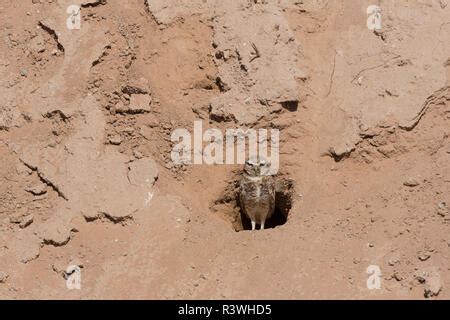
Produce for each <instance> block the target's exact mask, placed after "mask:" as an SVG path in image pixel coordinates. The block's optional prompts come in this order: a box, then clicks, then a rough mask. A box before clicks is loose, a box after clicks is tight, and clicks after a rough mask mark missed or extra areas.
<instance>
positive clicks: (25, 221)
mask: <svg viewBox="0 0 450 320" xmlns="http://www.w3.org/2000/svg"><path fill="white" fill-rule="evenodd" d="M33 221H34V217H33V215H32V214H29V215H27V216H25V217H23V218H22V219H21V221H20V223H19V227H21V228H22V229H24V228H26V227H28V226H29V225H30V224H32V223H33Z"/></svg>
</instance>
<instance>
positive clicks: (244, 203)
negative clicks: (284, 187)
mask: <svg viewBox="0 0 450 320" xmlns="http://www.w3.org/2000/svg"><path fill="white" fill-rule="evenodd" d="M239 201H240V205H241V209H242V211H243V212H244V213H245V215H247V217H248V218H249V219H250V221H251V223H252V230H255V228H256V225H257V224H259V225H260V226H261V230H262V229H264V223H265V222H266V220H267V219H268V218H270V217H271V216H272V215H273V212H274V210H275V182H274V178H273V176H271V175H270V163H269V162H268V161H267V160H265V159H263V158H261V157H260V158H259V160H258V159H249V160H247V161H246V163H245V165H244V172H243V174H242V179H241V181H240V191H239Z"/></svg>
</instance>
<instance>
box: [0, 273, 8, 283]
mask: <svg viewBox="0 0 450 320" xmlns="http://www.w3.org/2000/svg"><path fill="white" fill-rule="evenodd" d="M8 277H9V275H8V274H7V273H6V272H3V271H0V283H5V282H6V279H8Z"/></svg>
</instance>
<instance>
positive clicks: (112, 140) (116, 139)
mask: <svg viewBox="0 0 450 320" xmlns="http://www.w3.org/2000/svg"><path fill="white" fill-rule="evenodd" d="M109 143H110V144H112V145H115V146H118V145H120V144H121V143H122V138H121V137H120V135H118V134H116V135H114V136H112V137H109Z"/></svg>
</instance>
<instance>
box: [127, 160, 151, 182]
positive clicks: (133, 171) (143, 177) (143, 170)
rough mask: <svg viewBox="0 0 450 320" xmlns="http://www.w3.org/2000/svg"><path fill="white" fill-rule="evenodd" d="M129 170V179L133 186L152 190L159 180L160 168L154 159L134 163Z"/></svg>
mask: <svg viewBox="0 0 450 320" xmlns="http://www.w3.org/2000/svg"><path fill="white" fill-rule="evenodd" d="M128 169H129V171H128V179H129V180H130V182H131V184H133V185H136V186H141V187H145V188H152V187H153V185H154V184H155V181H156V180H157V179H158V167H157V165H156V162H155V161H154V160H153V159H150V158H143V159H140V160H136V161H133V162H131V163H130V164H129V166H128Z"/></svg>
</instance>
